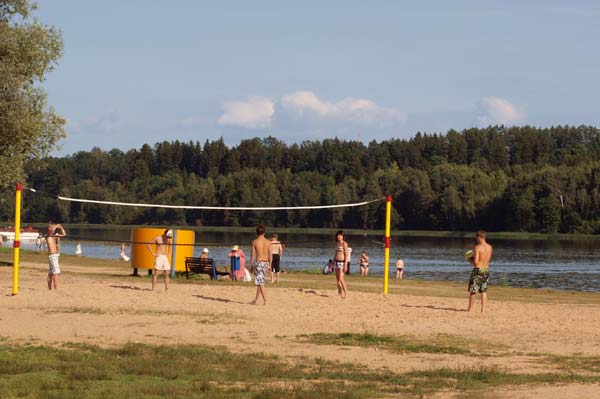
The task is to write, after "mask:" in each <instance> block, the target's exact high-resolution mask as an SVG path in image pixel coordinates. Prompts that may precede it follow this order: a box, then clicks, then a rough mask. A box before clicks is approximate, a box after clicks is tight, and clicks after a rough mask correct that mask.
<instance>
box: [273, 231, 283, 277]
mask: <svg viewBox="0 0 600 399" xmlns="http://www.w3.org/2000/svg"><path fill="white" fill-rule="evenodd" d="M277 238H278V237H277V234H276V233H273V235H272V236H271V284H272V283H273V282H275V283H279V274H280V272H281V257H282V256H283V245H281V242H279V240H278V239H277ZM273 274H275V281H273Z"/></svg>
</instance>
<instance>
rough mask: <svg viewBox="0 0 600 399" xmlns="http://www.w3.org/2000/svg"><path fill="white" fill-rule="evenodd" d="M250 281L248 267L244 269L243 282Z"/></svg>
mask: <svg viewBox="0 0 600 399" xmlns="http://www.w3.org/2000/svg"><path fill="white" fill-rule="evenodd" d="M250 281H252V277H251V276H250V272H249V271H248V269H244V282H245V283H249V282H250Z"/></svg>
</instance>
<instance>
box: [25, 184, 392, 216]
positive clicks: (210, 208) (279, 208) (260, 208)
mask: <svg viewBox="0 0 600 399" xmlns="http://www.w3.org/2000/svg"><path fill="white" fill-rule="evenodd" d="M24 188H25V189H26V190H29V191H31V192H33V193H38V191H37V190H36V189H34V188H29V187H24ZM39 193H40V194H45V193H41V192H39ZM45 195H48V196H51V197H54V198H56V199H59V200H61V201H69V202H81V203H86V204H101V205H118V206H131V207H143V208H168V209H198V210H207V211H286V210H310V209H332V208H350V207H356V206H363V205H368V204H371V203H373V202H378V201H385V199H386V198H385V197H382V198H377V199H374V200H370V201H363V202H355V203H350V204H336V205H313V206H258V207H243V206H204V205H162V204H145V203H136V202H119V201H100V200H89V199H83V198H71V197H63V196H61V195H49V194H45Z"/></svg>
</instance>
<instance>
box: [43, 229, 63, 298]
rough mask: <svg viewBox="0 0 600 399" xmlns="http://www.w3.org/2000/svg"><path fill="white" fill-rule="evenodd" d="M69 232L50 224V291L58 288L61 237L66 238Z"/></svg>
mask: <svg viewBox="0 0 600 399" xmlns="http://www.w3.org/2000/svg"><path fill="white" fill-rule="evenodd" d="M66 235H67V232H66V231H65V229H64V227H62V226H61V225H60V224H58V223H54V222H53V221H52V220H51V221H49V222H48V235H47V236H46V245H47V246H48V289H49V290H51V289H52V287H53V286H54V289H57V288H58V275H59V274H60V265H59V262H58V259H59V257H60V244H59V242H60V241H59V240H60V237H65V236H66Z"/></svg>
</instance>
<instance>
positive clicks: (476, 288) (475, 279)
mask: <svg viewBox="0 0 600 399" xmlns="http://www.w3.org/2000/svg"><path fill="white" fill-rule="evenodd" d="M489 279H490V271H489V270H488V269H478V268H473V271H472V272H471V278H470V279H469V289H468V291H469V292H471V293H474V294H475V293H478V292H479V293H482V292H487V285H488V280H489Z"/></svg>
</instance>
